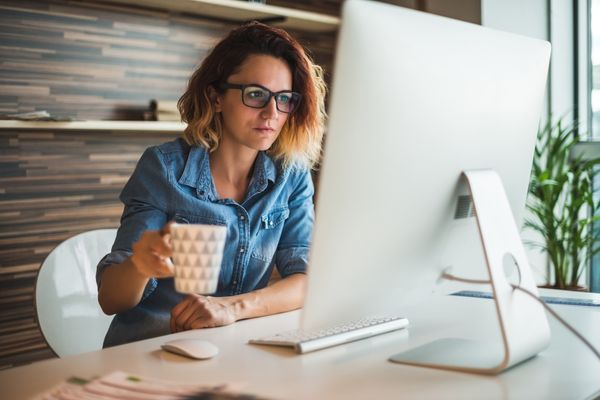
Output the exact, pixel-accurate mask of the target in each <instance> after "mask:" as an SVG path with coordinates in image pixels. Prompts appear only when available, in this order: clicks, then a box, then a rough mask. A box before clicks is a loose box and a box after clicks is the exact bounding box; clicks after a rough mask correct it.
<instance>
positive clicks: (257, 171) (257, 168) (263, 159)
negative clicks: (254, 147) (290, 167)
mask: <svg viewBox="0 0 600 400" xmlns="http://www.w3.org/2000/svg"><path fill="white" fill-rule="evenodd" d="M276 176H277V170H276V167H275V163H274V162H273V159H271V157H269V156H268V155H267V154H266V153H265V152H264V151H261V152H259V153H258V156H257V157H256V161H255V162H254V172H253V173H252V179H251V180H250V185H249V186H248V194H247V195H246V197H247V198H249V197H250V196H252V195H254V194H255V193H259V192H262V191H263V190H265V189H266V188H267V186H268V185H269V181H271V182H275V178H276Z"/></svg>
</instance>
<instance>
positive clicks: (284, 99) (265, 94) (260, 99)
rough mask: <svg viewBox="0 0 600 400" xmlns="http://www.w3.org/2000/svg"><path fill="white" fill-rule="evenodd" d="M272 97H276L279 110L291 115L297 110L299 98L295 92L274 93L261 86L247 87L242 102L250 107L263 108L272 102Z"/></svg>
mask: <svg viewBox="0 0 600 400" xmlns="http://www.w3.org/2000/svg"><path fill="white" fill-rule="evenodd" d="M271 95H273V96H274V97H275V104H276V106H277V109H278V110H279V111H281V112H285V113H289V112H292V111H293V110H294V108H296V105H297V104H298V101H299V96H298V94H297V93H294V92H279V93H273V94H271V92H269V91H268V90H266V89H264V88H261V87H259V86H246V87H245V88H244V91H243V93H242V100H243V102H244V104H245V105H247V106H248V107H254V108H263V107H264V106H266V105H267V103H268V102H269V100H271Z"/></svg>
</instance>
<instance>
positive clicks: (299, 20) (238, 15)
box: [96, 0, 340, 32]
mask: <svg viewBox="0 0 600 400" xmlns="http://www.w3.org/2000/svg"><path fill="white" fill-rule="evenodd" d="M96 1H100V2H103V3H113V4H115V3H117V4H125V5H128V6H134V7H144V8H156V9H160V10H172V11H180V12H187V13H190V14H196V15H200V16H205V17H211V18H217V19H221V20H227V21H231V22H237V23H243V22H246V21H252V20H259V21H264V22H265V23H271V24H273V25H276V26H280V27H282V28H285V29H298V30H305V31H312V32H335V31H336V30H337V29H338V27H339V25H340V19H339V18H338V17H335V16H331V15H325V14H319V13H314V12H309V11H303V10H295V9H292V8H287V7H279V6H271V5H268V4H261V3H253V2H248V1H241V0H96Z"/></svg>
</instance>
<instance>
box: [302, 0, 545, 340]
mask: <svg viewBox="0 0 600 400" xmlns="http://www.w3.org/2000/svg"><path fill="white" fill-rule="evenodd" d="M548 60H549V46H548V44H547V43H546V42H543V41H540V40H536V39H530V38H524V37H520V36H517V35H513V34H509V33H504V32H499V31H494V30H491V29H487V28H484V27H481V26H478V25H473V24H468V23H464V22H459V21H456V20H451V19H448V18H444V17H439V16H434V15H431V14H425V13H421V12H417V11H413V10H409V9H404V8H401V7H396V6H391V5H388V4H383V3H377V2H367V1H360V0H350V1H347V2H346V4H345V6H344V9H343V13H342V24H341V29H340V32H339V36H338V43H337V49H336V58H335V67H334V72H333V85H332V91H331V97H330V113H329V116H330V118H329V127H328V132H327V135H326V143H325V153H324V161H323V165H322V168H321V172H320V174H321V175H320V179H319V196H318V201H317V207H316V208H317V210H316V225H315V230H314V233H313V242H312V247H311V255H310V263H309V270H308V279H309V283H308V286H307V297H306V300H305V308H304V312H303V327H304V328H307V329H313V328H322V327H326V326H330V325H333V324H337V323H344V322H347V321H351V320H356V319H359V318H363V317H368V316H373V315H383V316H385V315H387V314H394V315H397V314H398V313H399V312H400V313H402V310H403V306H404V305H405V304H407V303H408V302H409V301H414V300H417V301H419V300H423V299H426V298H427V296H428V295H429V294H430V293H431V292H432V291H433V290H435V289H436V288H437V287H438V285H439V283H438V282H439V277H440V274H441V272H442V271H443V270H445V269H446V268H448V267H449V266H452V267H453V271H454V272H455V273H457V274H460V275H463V276H467V277H469V276H484V277H485V276H486V274H487V272H486V266H485V263H484V259H483V256H482V251H481V242H480V239H479V237H478V233H477V225H476V221H475V219H474V218H473V216H472V214H469V212H468V201H467V202H466V203H465V202H464V197H461V196H464V195H465V194H466V192H465V189H464V186H463V185H462V184H461V178H460V177H461V173H462V171H464V170H474V169H493V170H495V171H496V172H497V173H498V174H499V175H500V177H501V179H502V182H503V184H504V187H505V190H506V193H507V196H508V200H509V202H510V206H511V209H512V212H513V214H514V217H515V220H516V222H517V224H518V226H520V225H521V221H522V217H523V212H524V204H525V199H526V193H527V187H528V182H529V175H530V169H531V164H532V158H533V151H534V145H535V139H536V131H537V127H538V122H539V119H540V113H541V110H542V105H543V99H544V89H545V82H546V75H547V69H548ZM461 199H462V200H461ZM467 200H468V199H467ZM459 205H460V206H464V205H466V206H467V208H466V210H467V212H462V213H461V212H460V210H461V209H462V210H463V211H464V210H465V208H461V207H459ZM457 209H458V210H459V212H458V213H457ZM407 316H408V318H409V319H410V315H407Z"/></svg>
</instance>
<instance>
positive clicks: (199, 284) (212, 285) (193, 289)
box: [175, 278, 219, 294]
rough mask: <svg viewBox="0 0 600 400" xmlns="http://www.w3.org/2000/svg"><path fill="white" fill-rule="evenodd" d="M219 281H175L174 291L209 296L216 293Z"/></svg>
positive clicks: (178, 279) (180, 279) (181, 279)
mask: <svg viewBox="0 0 600 400" xmlns="http://www.w3.org/2000/svg"><path fill="white" fill-rule="evenodd" d="M218 284H219V279H213V280H210V281H198V280H195V279H183V278H177V279H175V290H177V291H178V292H180V293H197V294H210V293H214V292H216V291H217V286H218Z"/></svg>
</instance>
